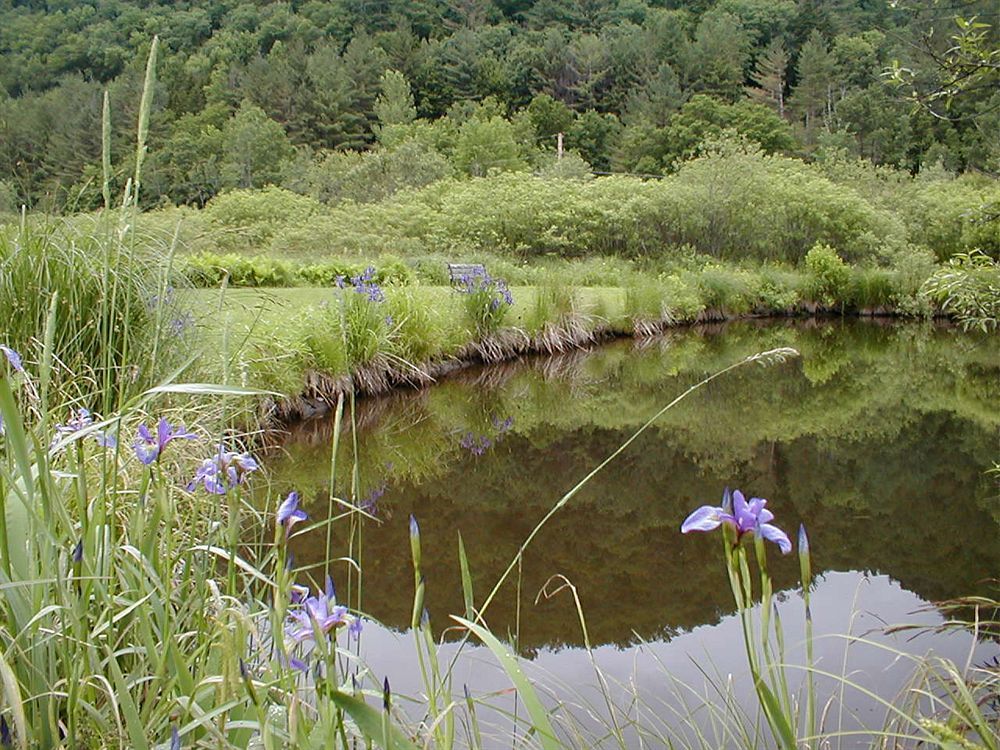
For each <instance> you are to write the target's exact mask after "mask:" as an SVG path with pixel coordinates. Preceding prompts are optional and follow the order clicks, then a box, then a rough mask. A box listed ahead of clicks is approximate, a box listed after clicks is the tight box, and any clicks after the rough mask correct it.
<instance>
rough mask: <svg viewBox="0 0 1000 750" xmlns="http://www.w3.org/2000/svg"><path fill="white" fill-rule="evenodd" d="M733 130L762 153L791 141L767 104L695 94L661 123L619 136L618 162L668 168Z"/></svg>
mask: <svg viewBox="0 0 1000 750" xmlns="http://www.w3.org/2000/svg"><path fill="white" fill-rule="evenodd" d="M727 132H733V133H736V134H737V135H739V136H741V137H743V138H745V139H746V140H748V141H750V142H753V143H756V144H758V145H759V146H760V148H762V149H763V150H764V151H765V152H767V153H775V152H779V151H786V150H790V149H791V148H792V147H793V146H794V141H793V139H792V135H791V129H790V128H789V126H788V124H787V123H786V122H785V121H784V120H782V119H781V118H780V117H779V116H778V115H777V114H776V113H774V112H772V111H771V110H770V109H769V108H768V107H766V106H764V105H761V104H755V103H753V102H750V101H740V102H737V103H736V104H727V103H725V102H721V101H719V100H718V99H715V98H713V97H710V96H705V95H703V94H698V95H696V96H694V97H693V98H692V99H691V100H690V101H689V102H687V103H686V104H685V105H684V106H683V107H681V109H680V111H679V112H678V113H677V114H676V115H674V116H673V117H671V118H670V119H669V121H668V122H667V124H666V126H665V127H655V126H653V125H652V124H651V123H644V124H640V125H637V126H635V127H632V128H629V129H628V130H627V131H626V132H625V134H624V135H623V138H622V143H621V148H620V151H619V153H618V155H617V163H618V164H619V165H621V167H623V168H625V169H630V170H635V171H639V172H643V173H662V172H667V171H672V170H674V169H676V167H677V166H678V165H679V164H681V163H682V162H683V161H685V160H688V159H691V158H693V157H695V156H697V155H699V154H700V153H703V152H704V151H705V144H706V143H711V142H713V141H717V140H718V139H719V138H720V137H722V136H723V135H724V134H725V133H727Z"/></svg>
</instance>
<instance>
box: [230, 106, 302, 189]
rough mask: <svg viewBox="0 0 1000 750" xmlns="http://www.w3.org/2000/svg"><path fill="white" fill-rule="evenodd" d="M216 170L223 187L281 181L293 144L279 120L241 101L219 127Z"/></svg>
mask: <svg viewBox="0 0 1000 750" xmlns="http://www.w3.org/2000/svg"><path fill="white" fill-rule="evenodd" d="M221 136H222V138H221V140H222V144H223V150H222V158H221V162H220V164H219V170H220V172H221V175H222V184H223V185H224V186H225V187H235V188H254V187H264V186H265V185H274V184H277V183H278V182H280V181H281V173H282V169H283V167H284V164H285V162H286V161H287V160H288V159H289V158H291V156H292V144H291V143H290V142H289V141H288V137H287V136H286V135H285V131H284V129H283V128H282V127H281V125H280V124H278V123H277V122H275V121H274V120H271V119H269V118H268V116H267V115H266V114H265V113H264V110H262V109H261V108H260V107H258V106H256V105H254V104H251V103H250V102H249V101H244V102H243V103H242V104H240V108H239V110H238V111H237V112H236V114H235V115H234V116H233V117H232V118H230V119H229V120H228V121H227V122H226V124H225V125H224V126H223V128H222V134H221Z"/></svg>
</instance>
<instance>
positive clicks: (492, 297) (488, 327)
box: [455, 273, 514, 341]
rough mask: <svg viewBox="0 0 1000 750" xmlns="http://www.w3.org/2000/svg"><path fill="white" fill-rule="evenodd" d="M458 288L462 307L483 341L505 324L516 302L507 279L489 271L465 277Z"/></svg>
mask: <svg viewBox="0 0 1000 750" xmlns="http://www.w3.org/2000/svg"><path fill="white" fill-rule="evenodd" d="M455 291H456V292H457V293H458V294H461V300H460V301H461V306H462V310H463V312H464V313H465V319H466V322H467V323H468V325H469V327H470V330H471V331H472V335H473V336H475V337H476V338H477V339H479V340H480V341H481V340H483V339H486V338H487V337H489V336H493V335H495V334H496V333H497V332H498V331H499V330H500V329H501V328H502V327H503V324H504V321H505V320H506V319H507V313H508V312H509V311H510V308H511V306H512V305H513V304H514V298H513V295H512V294H511V293H510V291H509V290H508V288H507V282H506V281H504V280H503V279H500V278H497V277H494V276H491V275H489V274H488V273H487V274H473V275H472V276H469V277H468V278H465V279H461V280H460V281H459V282H458V285H457V286H456V287H455Z"/></svg>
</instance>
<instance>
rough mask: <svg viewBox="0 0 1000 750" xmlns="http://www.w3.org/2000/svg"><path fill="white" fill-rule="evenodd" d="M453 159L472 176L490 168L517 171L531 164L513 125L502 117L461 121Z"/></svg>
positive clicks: (483, 173) (481, 174)
mask: <svg viewBox="0 0 1000 750" xmlns="http://www.w3.org/2000/svg"><path fill="white" fill-rule="evenodd" d="M452 161H453V162H454V164H455V167H456V168H457V169H458V170H459V171H461V172H464V173H465V174H468V175H471V176H473V177H483V176H485V175H486V174H488V173H489V172H490V171H499V172H517V171H519V170H523V169H526V168H527V166H528V162H527V161H526V159H525V154H524V153H523V149H522V148H521V146H520V145H519V144H518V142H517V138H516V135H515V131H514V127H513V125H512V124H511V123H510V122H509V121H507V120H505V119H503V118H502V117H491V118H490V119H488V120H479V119H475V118H474V119H470V120H466V121H465V122H464V123H462V125H461V127H460V128H459V129H458V136H457V137H456V139H455V150H454V153H453V155H452Z"/></svg>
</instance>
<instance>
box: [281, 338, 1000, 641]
mask: <svg viewBox="0 0 1000 750" xmlns="http://www.w3.org/2000/svg"><path fill="white" fill-rule="evenodd" d="M778 346H792V347H795V348H797V349H799V350H800V351H801V353H802V355H803V356H802V359H801V360H796V361H790V362H787V363H785V364H782V365H777V366H774V367H771V368H767V369H764V368H759V367H756V366H755V367H752V368H743V369H741V370H739V371H737V372H736V373H733V374H730V375H727V376H725V377H724V378H721V379H719V380H717V381H715V382H713V383H712V384H711V385H710V386H709V387H707V388H705V389H702V390H701V391H699V392H697V393H696V394H694V395H693V396H692V397H690V398H689V399H687V400H685V401H684V402H683V403H682V404H681V405H680V406H679V407H677V408H676V409H675V410H673V411H671V412H669V413H668V414H667V415H666V416H665V417H664V418H663V419H662V420H661V421H660V422H659V423H658V424H657V426H656V427H655V428H654V429H652V430H650V431H649V432H647V433H646V434H645V435H643V436H642V437H641V438H640V439H639V440H638V441H637V442H636V443H635V444H633V445H632V446H631V448H630V450H629V451H628V452H627V453H626V454H624V455H623V456H621V457H620V458H619V459H618V460H617V461H616V462H614V463H613V464H611V465H610V466H609V467H608V468H607V469H606V470H605V471H604V472H603V473H601V474H599V475H598V476H597V477H596V478H595V479H594V480H593V481H592V482H591V483H590V484H589V485H588V486H587V487H586V488H585V489H584V490H583V491H582V492H581V493H580V494H579V495H577V496H576V497H574V499H573V500H572V501H571V502H570V503H569V504H568V505H567V506H566V507H565V508H564V509H563V510H561V511H560V512H559V513H557V514H556V515H555V517H554V518H553V519H552V521H551V522H550V523H549V525H548V526H547V527H546V528H545V529H544V530H543V531H542V532H541V533H540V534H539V536H538V537H537V538H536V540H535V542H534V543H533V545H532V546H531V547H530V548H529V549H528V551H527V553H526V555H525V557H524V560H523V565H522V568H521V577H520V590H518V588H517V587H516V586H514V585H510V586H506V587H505V588H504V589H503V590H502V591H501V592H500V594H499V595H498V597H497V599H496V600H495V602H494V603H493V604H492V605H491V607H490V609H489V612H488V613H487V621H488V623H489V624H490V626H491V627H492V628H493V629H494V630H495V631H496V632H498V633H505V632H508V631H510V632H513V631H514V630H515V629H516V630H517V632H518V635H519V637H518V644H519V647H520V648H521V650H522V651H523V652H524V653H526V654H527V655H529V656H530V655H534V654H536V653H538V652H539V651H540V650H542V649H544V650H545V652H546V653H552V652H553V651H558V650H559V649H561V648H564V647H566V646H576V645H579V644H580V643H581V642H582V639H581V632H580V627H579V623H578V615H577V612H576V609H575V606H574V604H573V602H572V600H571V599H570V598H569V597H568V596H558V597H555V598H552V599H545V598H544V597H542V598H541V599H540V600H539V601H538V602H537V604H536V603H534V602H535V598H536V594H537V593H538V592H540V591H542V589H543V587H544V586H545V583H546V581H548V580H549V579H550V578H551V577H552V576H554V575H556V574H560V575H563V576H565V577H566V578H567V579H569V580H570V581H572V582H573V584H574V585H575V586H576V587H577V590H578V591H579V594H580V599H581V603H582V606H583V610H584V612H585V614H586V617H587V627H588V630H589V635H590V638H591V641H592V642H593V643H595V644H613V645H618V646H624V645H626V644H631V643H635V642H636V641H637V639H643V640H662V639H665V638H668V637H670V636H673V635H675V634H677V633H680V632H686V631H692V630H693V629H695V628H697V627H698V626H701V625H704V624H707V623H715V622H718V621H719V620H720V619H721V618H723V617H724V616H725V615H726V614H727V613H729V612H730V611H731V604H730V601H729V596H728V594H727V590H728V589H727V587H726V582H725V580H724V572H723V570H722V568H721V564H720V559H719V555H718V552H719V550H718V546H717V545H718V543H719V542H718V539H716V538H714V537H712V536H699V537H697V538H694V537H691V538H688V537H685V538H682V537H681V536H680V535H679V534H678V533H677V530H678V527H679V525H680V522H681V521H682V520H683V518H684V517H685V515H686V514H687V513H688V512H689V511H690V510H691V509H692V508H694V507H695V506H697V505H701V504H703V503H706V502H712V503H714V502H716V501H717V500H718V498H719V495H720V493H721V489H722V487H723V486H725V485H730V486H735V487H742V488H744V489H746V490H748V491H751V492H753V493H754V494H756V495H761V496H764V497H767V498H769V499H770V505H769V507H770V508H772V509H773V510H774V511H775V513H776V515H777V517H778V522H779V523H780V525H782V526H783V528H785V529H786V530H788V531H789V532H791V531H793V530H794V529H795V528H796V526H797V525H798V524H799V523H800V522H804V523H805V524H806V525H807V526H808V528H809V531H810V538H811V541H812V549H813V554H814V563H813V566H814V570H816V571H819V572H823V571H867V572H870V573H873V574H876V573H877V574H884V575H885V576H888V577H889V578H891V579H892V580H894V581H897V582H898V583H899V585H900V586H901V587H902V589H904V590H906V591H909V592H913V593H914V594H916V595H917V596H918V597H919V598H920V599H923V600H939V599H944V598H949V597H955V596H960V595H965V594H971V593H974V592H977V591H981V590H982V586H983V581H984V579H986V578H988V577H989V576H996V575H997V574H998V573H1000V544H998V542H997V540H998V538H1000V534H998V532H1000V506H998V503H997V502H996V496H997V486H996V483H995V481H994V480H992V479H990V478H989V477H988V476H987V475H985V474H984V472H985V470H986V469H988V468H989V466H990V465H991V461H993V460H996V459H997V457H998V446H1000V442H998V436H1000V411H998V408H997V404H998V403H1000V399H998V397H1000V350H998V347H997V346H996V340H995V339H989V338H985V337H976V336H969V335H963V334H960V333H958V332H956V331H954V330H945V329H941V328H939V327H934V326H924V325H877V324H872V323H867V322H851V323H840V322H837V323H825V324H810V325H807V326H802V325H791V324H785V323H780V324H766V325H763V324H761V325H755V324H733V325H728V326H724V327H718V328H713V329H705V328H702V329H696V330H689V331H684V332H674V333H672V334H670V335H669V336H667V337H664V338H663V339H660V340H658V341H657V342H655V343H654V344H653V345H646V346H643V347H636V346H634V345H633V344H632V342H618V343H615V344H612V345H609V346H605V347H601V348H599V349H596V350H594V351H592V352H586V353H582V352H575V353H571V354H568V355H563V356H560V357H554V358H544V359H543V358H539V359H534V360H529V361H525V362H520V363H512V364H505V365H500V366H495V367H491V368H488V369H486V368H484V369H481V370H477V371H468V372H464V373H461V374H459V375H457V376H455V377H452V378H450V379H448V380H447V381H445V382H443V383H441V384H439V385H436V386H434V387H432V388H428V389H424V390H422V391H415V392H399V393H394V394H392V395H390V396H388V397H385V398H380V399H372V400H366V401H363V402H361V403H360V404H359V408H358V411H357V413H356V415H355V418H356V438H357V444H358V466H357V469H358V473H357V475H356V476H357V478H358V479H359V480H360V481H359V482H356V491H355V495H356V500H357V501H358V502H359V503H360V504H362V505H364V506H365V507H366V509H368V510H369V511H370V512H371V513H372V514H373V515H375V516H376V517H377V519H378V521H377V522H369V523H367V524H366V526H365V529H364V532H363V534H364V543H363V545H362V546H361V549H362V553H361V563H362V566H363V570H364V600H363V601H364V607H365V609H366V610H367V611H369V612H370V613H371V614H372V615H373V616H374V617H376V618H378V619H379V620H380V621H382V622H383V623H385V624H387V625H388V626H390V627H392V628H398V629H405V628H406V627H407V626H408V623H409V621H410V616H411V606H412V593H413V591H412V586H413V578H412V571H411V569H410V559H409V544H408V537H407V523H406V519H407V516H408V515H409V514H410V513H413V514H414V515H415V516H416V517H417V518H418V519H419V521H420V524H421V530H422V536H423V549H424V555H423V569H424V573H425V575H426V578H427V595H426V604H427V607H428V610H429V612H430V616H431V620H432V623H434V624H435V625H437V626H439V627H443V626H444V625H445V624H446V623H447V622H448V615H450V614H451V613H458V612H462V611H464V603H463V600H462V585H461V578H460V569H459V564H458V556H457V535H458V532H461V534H462V536H463V538H464V542H465V548H466V551H467V554H468V558H469V563H470V567H471V571H472V576H473V582H474V588H475V591H476V594H477V597H478V598H479V599H480V600H481V598H482V596H484V595H485V593H486V592H487V591H488V590H489V589H490V588H491V586H492V584H493V583H494V582H495V581H496V580H497V578H498V576H499V575H500V573H501V572H502V571H503V569H504V568H505V567H506V566H507V564H508V563H509V562H510V560H511V559H512V558H513V557H514V555H515V554H516V551H517V548H518V546H519V544H520V543H521V542H522V540H523V539H524V538H525V537H526V536H527V535H528V534H529V532H530V531H531V529H532V528H533V526H534V525H535V523H536V522H537V521H538V520H539V519H540V518H541V517H542V516H543V515H544V514H545V513H546V511H547V510H548V509H549V508H550V507H551V506H552V504H553V503H554V502H555V501H556V500H557V499H558V498H559V497H560V496H561V495H562V494H563V493H565V492H566V491H567V490H568V489H569V488H570V487H572V486H573V485H574V484H575V483H576V482H577V481H578V480H579V479H580V478H581V477H583V476H584V475H585V474H586V473H587V472H588V471H590V470H591V469H592V468H593V467H594V466H596V465H597V464H598V463H600V461H601V460H603V459H604V458H605V457H606V456H608V455H609V454H610V453H611V452H612V451H614V450H615V449H616V448H617V447H618V446H619V445H620V444H621V443H622V442H623V441H624V440H625V439H626V438H627V437H628V436H629V435H631V434H632V432H633V431H634V430H635V429H636V428H637V427H638V426H639V425H641V424H642V423H643V422H644V421H645V420H646V419H648V418H649V416H650V415H652V414H653V413H655V412H656V411H657V410H658V409H659V408H660V407H661V406H662V405H664V404H665V403H667V402H668V401H670V400H671V399H672V398H674V397H675V396H676V395H678V394H679V393H681V392H682V391H683V390H684V389H685V388H687V387H688V386H690V385H691V384H693V383H695V382H697V381H698V380H700V379H701V378H703V377H704V376H706V375H708V374H710V373H712V372H714V371H716V370H718V369H721V368H723V367H725V366H727V365H729V364H731V363H732V362H734V361H736V360H738V359H740V358H742V357H745V356H747V355H749V354H752V353H754V352H757V351H761V350H764V349H770V348H775V347H778ZM332 431H333V426H332V421H330V420H313V421H310V422H307V423H304V424H302V425H300V426H299V427H297V428H296V429H294V430H293V431H292V433H291V435H290V436H289V439H288V441H287V442H286V443H285V445H284V448H285V450H286V451H287V452H288V454H289V455H288V459H287V461H285V462H284V463H283V464H282V465H281V466H279V467H278V469H277V473H276V476H275V480H276V483H277V489H278V490H279V491H283V490H287V489H291V488H293V487H295V488H297V489H299V491H300V492H302V494H303V499H304V501H305V505H306V506H307V508H308V509H309V510H310V512H311V514H312V515H313V517H314V518H315V517H317V516H318V515H320V514H321V513H322V509H325V508H326V507H327V498H328V494H329V491H330V488H329V466H330V457H329V443H330V439H331V436H332ZM353 442H354V441H353V440H352V439H351V436H347V437H346V438H344V439H343V440H342V449H341V453H340V456H339V460H338V467H339V469H338V478H337V483H338V484H337V486H336V487H335V488H334V489H335V491H336V493H337V494H339V495H341V496H345V495H348V494H349V493H350V491H351V490H350V487H351V486H352V464H353V459H352V452H353V448H352V444H353ZM303 478H312V479H313V480H314V484H313V487H312V488H307V487H304V486H303V481H304V479H303ZM347 533H348V529H347V525H346V524H342V525H340V526H337V527H335V529H334V534H333V539H334V544H335V545H338V547H337V549H335V550H334V555H335V556H339V555H342V554H343V549H346V545H347V539H346V535H347ZM293 551H294V553H295V556H296V560H297V563H298V564H299V565H316V566H321V565H322V563H323V562H324V559H325V556H326V555H325V551H326V532H325V531H322V532H321V533H316V534H314V535H304V536H300V537H298V538H297V539H295V540H294V542H293ZM337 572H339V573H343V572H344V570H343V569H342V568H341V569H339V570H338V571H337ZM773 572H774V574H775V577H776V578H777V583H778V586H779V587H791V586H793V585H794V582H795V580H796V562H795V561H794V560H792V559H782V560H776V561H775V565H774V571H773ZM335 577H336V576H335ZM518 605H520V606H518ZM817 606H823V605H822V604H820V605H817ZM897 614H898V617H897V618H896V619H903V616H904V615H905V614H906V613H905V612H899V613H897Z"/></svg>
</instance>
